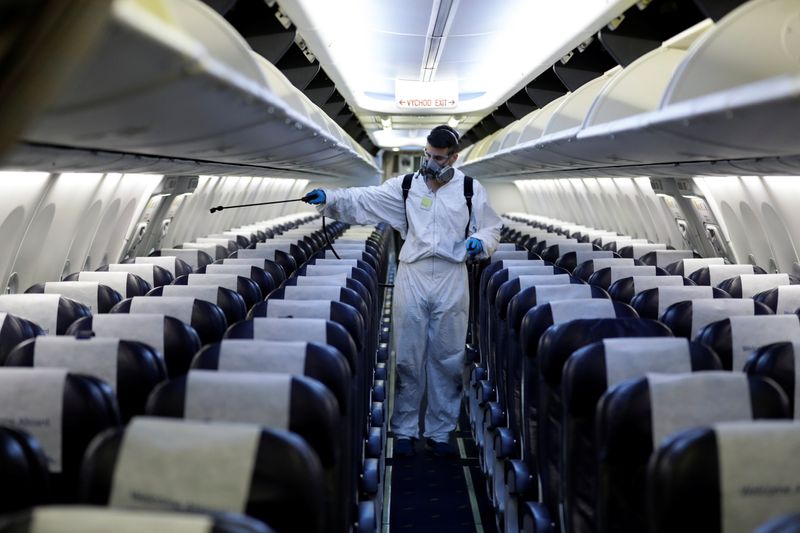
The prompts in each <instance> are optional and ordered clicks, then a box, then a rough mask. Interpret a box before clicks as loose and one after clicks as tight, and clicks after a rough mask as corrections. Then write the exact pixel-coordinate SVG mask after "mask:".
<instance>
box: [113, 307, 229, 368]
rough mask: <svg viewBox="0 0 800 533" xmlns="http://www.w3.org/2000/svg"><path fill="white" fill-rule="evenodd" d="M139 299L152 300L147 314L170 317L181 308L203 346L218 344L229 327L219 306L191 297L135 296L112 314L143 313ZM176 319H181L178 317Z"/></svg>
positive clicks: (181, 313)
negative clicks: (175, 310)
mask: <svg viewBox="0 0 800 533" xmlns="http://www.w3.org/2000/svg"><path fill="white" fill-rule="evenodd" d="M138 298H146V299H147V300H150V301H148V302H147V304H146V306H147V311H146V312H147V313H163V314H166V315H170V314H171V313H173V311H174V309H175V306H180V307H181V308H182V311H181V312H180V313H178V314H179V315H182V316H183V317H185V318H189V320H186V323H187V324H188V325H190V326H191V327H192V328H193V329H194V330H195V331H196V332H197V335H198V336H199V337H200V342H201V343H202V344H209V343H211V342H217V341H219V340H221V339H222V336H223V335H224V334H225V329H226V328H227V326H228V322H227V320H226V319H225V313H224V312H223V311H222V309H220V307H219V306H218V305H216V304H213V303H211V302H207V301H205V300H200V299H197V298H191V297H181V296H159V297H152V296H135V297H134V298H126V299H124V300H122V301H121V302H120V303H118V304H117V305H115V306H114V307H113V308H112V309H111V312H112V313H134V314H135V313H139V312H141V311H138V306H137V299H138ZM176 318H180V317H179V316H176ZM168 366H169V365H168Z"/></svg>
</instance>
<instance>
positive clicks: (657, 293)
mask: <svg viewBox="0 0 800 533" xmlns="http://www.w3.org/2000/svg"><path fill="white" fill-rule="evenodd" d="M651 277H652V279H656V278H659V276H651ZM660 277H661V278H662V279H668V278H669V277H670V276H660ZM684 279H688V278H684ZM692 283H694V282H692ZM730 297H731V295H730V294H728V293H727V292H725V291H723V290H722V289H718V288H716V287H708V286H692V285H684V286H678V287H669V286H666V287H665V286H661V287H654V288H652V289H645V290H643V291H642V292H640V293H638V294H636V295H635V296H634V297H633V298H632V299H631V302H630V303H631V306H632V307H633V308H634V309H636V312H637V313H639V316H640V317H642V318H649V319H651V320H660V319H661V317H662V316H663V314H664V312H665V311H666V310H667V308H668V307H669V306H670V305H672V304H674V303H677V302H683V301H688V300H693V299H711V298H730ZM672 332H673V333H674V334H675V335H676V336H678V337H689V334H688V333H687V334H686V335H683V334H680V335H679V334H678V333H676V332H675V330H673V331H672Z"/></svg>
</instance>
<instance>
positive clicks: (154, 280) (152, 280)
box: [97, 263, 175, 287]
mask: <svg viewBox="0 0 800 533" xmlns="http://www.w3.org/2000/svg"><path fill="white" fill-rule="evenodd" d="M97 271H98V272H128V273H131V274H136V275H137V276H139V277H140V278H142V279H143V280H145V281H146V282H147V283H148V284H149V285H150V286H151V287H161V286H162V285H168V284H170V283H172V280H174V279H175V276H174V275H173V274H172V273H171V272H170V271H168V270H167V269H165V268H163V267H160V266H158V265H156V264H152V263H151V264H147V263H111V264H108V265H101V266H100V267H99V268H98V269H97Z"/></svg>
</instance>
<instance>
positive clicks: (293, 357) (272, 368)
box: [217, 339, 308, 376]
mask: <svg viewBox="0 0 800 533" xmlns="http://www.w3.org/2000/svg"><path fill="white" fill-rule="evenodd" d="M307 347H308V343H306V342H305V341H302V342H301V341H262V340H254V339H224V340H223V341H222V342H221V343H220V346H219V363H218V367H217V369H218V370H219V371H220V372H273V373H283V374H296V375H299V376H302V375H303V374H304V373H305V364H306V349H307Z"/></svg>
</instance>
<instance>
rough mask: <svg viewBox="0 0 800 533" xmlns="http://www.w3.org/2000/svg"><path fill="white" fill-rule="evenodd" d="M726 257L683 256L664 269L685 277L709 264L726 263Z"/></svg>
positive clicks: (674, 274)
mask: <svg viewBox="0 0 800 533" xmlns="http://www.w3.org/2000/svg"><path fill="white" fill-rule="evenodd" d="M724 264H725V259H724V258H722V257H689V258H683V259H679V260H677V261H675V262H674V263H670V264H668V265H667V266H665V267H664V270H666V271H667V272H669V273H670V274H672V275H673V276H683V277H685V278H689V277H691V274H692V273H694V272H695V271H697V270H699V269H701V268H703V267H707V266H709V265H724Z"/></svg>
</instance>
